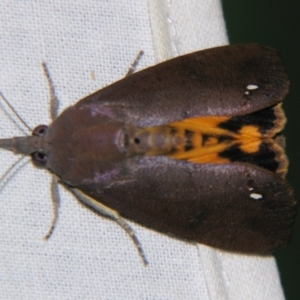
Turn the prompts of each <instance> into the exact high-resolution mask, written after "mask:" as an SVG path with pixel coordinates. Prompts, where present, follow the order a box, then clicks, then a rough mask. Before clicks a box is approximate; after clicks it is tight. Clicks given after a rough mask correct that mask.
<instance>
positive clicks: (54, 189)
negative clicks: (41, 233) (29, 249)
mask: <svg viewBox="0 0 300 300" xmlns="http://www.w3.org/2000/svg"><path fill="white" fill-rule="evenodd" d="M51 199H52V205H53V219H52V224H51V226H50V229H49V231H48V233H47V234H46V236H45V237H44V239H45V240H48V239H49V238H50V236H51V235H52V233H53V231H54V228H55V226H56V224H57V220H58V210H59V206H60V195H59V191H58V183H57V179H56V176H54V175H52V182H51Z"/></svg>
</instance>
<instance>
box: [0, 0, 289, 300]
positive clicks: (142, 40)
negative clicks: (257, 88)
mask: <svg viewBox="0 0 300 300" xmlns="http://www.w3.org/2000/svg"><path fill="white" fill-rule="evenodd" d="M237 26H238V24H237ZM226 43H228V41H227V36H226V30H225V24H224V20H223V16H222V9H221V5H220V2H219V1H218V0H188V1H181V0H173V1H172V0H170V1H167V0H148V1H146V0H140V1H129V0H114V1H104V0H103V1H101V0H98V1H97V0H85V1H82V0H51V1H50V0H49V1H34V0H27V1H14V0H2V1H1V2H0V90H1V91H2V92H3V93H4V94H5V96H6V97H7V98H8V99H9V101H10V103H11V104H12V105H13V106H14V107H15V109H17V111H18V112H19V113H20V114H21V115H22V116H23V118H24V119H25V120H26V122H28V123H29V125H30V126H31V127H35V126H36V125H38V124H48V123H49V122H50V119H49V113H48V88H47V84H46V81H45V78H44V76H43V73H42V69H41V66H40V63H41V61H46V62H47V64H48V67H49V69H50V73H51V77H52V80H53V82H54V84H55V87H56V94H57V95H58V98H59V99H60V101H61V102H60V103H61V106H60V109H61V110H62V109H64V108H65V107H67V106H69V105H71V104H72V103H75V102H76V101H77V100H78V99H80V98H82V97H84V96H85V95H87V94H89V93H91V92H93V91H95V90H97V89H99V88H101V87H103V86H105V85H107V84H109V83H111V82H113V81H115V80H117V79H119V78H121V77H122V76H123V75H124V74H125V73H126V71H127V69H128V67H129V65H130V63H131V62H132V60H133V59H134V58H135V56H136V54H137V53H138V51H139V50H141V49H142V50H144V51H145V55H144V56H143V59H142V60H141V61H140V64H139V66H138V68H139V69H141V68H145V67H147V66H148V65H152V64H155V63H156V62H158V61H162V60H165V59H167V58H170V57H173V56H177V55H180V54H183V53H187V52H191V51H195V50H199V49H202V48H208V47H213V46H216V45H222V44H226ZM0 103H1V107H0V130H1V132H0V134H1V137H2V138H3V137H10V136H13V135H22V132H21V131H20V130H19V129H18V127H17V126H16V125H15V124H14V123H13V122H12V121H11V120H10V119H9V118H8V115H7V114H5V113H4V112H3V109H5V108H6V106H5V105H4V104H3V101H2V100H0ZM0 153H1V157H0V158H1V164H0V170H1V174H4V172H5V171H6V170H7V169H8V168H9V166H10V165H11V164H12V163H13V162H14V161H15V160H16V157H15V156H13V155H12V154H11V153H7V152H5V151H1V152H0ZM49 181H50V176H49V175H48V173H47V172H46V171H42V170H37V169H36V168H34V167H32V166H31V164H27V165H26V166H25V167H24V168H23V169H22V170H20V171H19V172H18V173H17V174H16V175H15V176H14V177H13V178H12V179H11V180H10V181H9V182H8V183H7V184H6V185H5V188H4V189H3V190H2V192H1V194H0V226H1V227H0V299H272V300H273V299H283V298H284V296H283V293H282V290H281V285H280V281H279V277H278V272H277V267H276V263H275V261H274V259H273V258H272V257H267V258H261V257H257V256H252V257H247V256H243V255H232V254H228V253H224V252H221V251H217V250H214V249H211V248H209V247H206V246H202V245H196V244H188V243H185V242H182V241H178V240H176V239H172V238H169V237H167V236H165V235H162V234H159V233H156V232H153V231H151V230H148V229H144V228H143V227H141V226H139V225H136V224H133V223H131V225H132V226H133V227H134V229H135V231H136V234H137V236H138V238H139V240H140V241H141V243H142V246H143V249H144V251H145V253H146V256H147V258H148V260H149V262H150V264H149V266H148V267H147V268H145V267H144V266H143V264H142V263H141V260H140V257H139V256H138V254H137V252H136V249H135V248H134V246H133V244H132V242H131V240H130V239H129V238H128V236H127V235H126V234H125V233H124V232H123V231H122V230H121V229H120V228H119V226H117V225H116V224H114V222H112V221H109V220H107V219H104V218H101V217H99V216H97V215H95V214H94V213H92V212H91V211H89V210H87V209H85V208H83V207H82V206H81V205H80V204H79V203H78V202H77V201H76V200H74V198H73V197H72V195H70V194H69V193H68V192H66V191H65V190H64V189H62V188H60V191H61V197H62V205H61V208H60V215H59V222H58V225H57V228H56V230H55V232H54V234H53V236H52V237H51V239H50V240H49V241H48V242H45V241H44V240H43V237H44V235H45V234H46V233H47V230H48V229H49V225H50V223H51V219H52V207H51V201H50V194H49Z"/></svg>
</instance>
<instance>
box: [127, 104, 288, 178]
mask: <svg viewBox="0 0 300 300" xmlns="http://www.w3.org/2000/svg"><path fill="white" fill-rule="evenodd" d="M284 124H285V117H284V114H283V111H282V108H281V106H280V105H277V106H275V107H270V108H267V109H265V110H262V111H258V112H255V113H253V114H249V115H246V116H238V117H226V116H213V117H211V116H209V117H198V118H190V119H183V120H181V121H177V122H172V123H169V124H167V125H162V126H153V127H148V128H138V129H136V128H135V129H131V130H129V131H128V133H129V135H128V136H129V138H128V154H129V156H134V155H166V156H169V157H171V158H174V159H181V160H188V161H190V162H192V163H229V162H234V161H239V162H246V163H251V164H254V165H258V166H260V167H263V168H265V169H268V170H270V171H272V172H275V173H278V174H280V175H282V176H284V175H285V173H286V170H287V164H288V163H287V158H286V156H285V154H284V150H283V147H282V145H281V143H280V142H278V139H277V138H276V139H274V138H275V137H277V135H278V133H280V132H281V131H282V129H283V127H284Z"/></svg>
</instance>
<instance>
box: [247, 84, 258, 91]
mask: <svg viewBox="0 0 300 300" xmlns="http://www.w3.org/2000/svg"><path fill="white" fill-rule="evenodd" d="M246 89H247V90H249V91H253V90H257V89H258V85H256V84H248V85H247V87H246Z"/></svg>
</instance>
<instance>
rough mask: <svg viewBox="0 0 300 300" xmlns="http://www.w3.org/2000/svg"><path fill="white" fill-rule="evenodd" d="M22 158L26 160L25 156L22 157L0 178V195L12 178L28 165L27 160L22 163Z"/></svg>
mask: <svg viewBox="0 0 300 300" xmlns="http://www.w3.org/2000/svg"><path fill="white" fill-rule="evenodd" d="M24 158H28V157H27V156H22V157H21V158H20V159H18V160H17V161H16V162H15V163H14V164H13V165H12V166H10V167H9V169H8V170H7V171H6V172H5V173H4V175H3V176H2V177H1V178H0V193H1V192H2V190H3V189H4V188H5V186H6V184H7V183H8V182H9V181H10V180H11V179H12V178H13V177H14V175H15V174H16V173H17V172H18V171H19V170H21V169H22V168H23V167H25V166H26V165H27V164H28V162H29V161H30V160H29V159H27V160H26V161H25V162H23V159H24ZM22 162H23V163H22ZM21 163H22V164H21Z"/></svg>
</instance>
